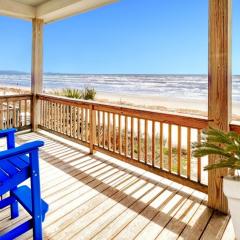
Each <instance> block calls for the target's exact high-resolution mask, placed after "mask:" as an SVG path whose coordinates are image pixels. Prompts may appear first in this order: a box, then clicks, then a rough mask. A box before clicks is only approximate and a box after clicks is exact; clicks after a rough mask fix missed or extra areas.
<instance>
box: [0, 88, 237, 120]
mask: <svg viewBox="0 0 240 240" xmlns="http://www.w3.org/2000/svg"><path fill="white" fill-rule="evenodd" d="M52 92H53V89H49V90H45V93H52ZM26 93H30V89H29V88H24V87H19V86H16V87H15V86H11V87H10V86H7V85H6V86H0V95H11V94H26ZM96 101H100V102H105V103H113V104H120V105H125V106H134V107H139V108H147V109H153V110H159V111H164V112H170V113H177V114H187V115H192V116H204V117H207V108H208V107H207V99H206V100H202V99H184V98H176V97H172V96H170V97H163V96H154V95H153V96H149V95H148V96H142V95H130V94H124V93H109V92H97V95H96ZM232 112H233V120H234V121H240V107H239V103H238V102H233V109H232Z"/></svg>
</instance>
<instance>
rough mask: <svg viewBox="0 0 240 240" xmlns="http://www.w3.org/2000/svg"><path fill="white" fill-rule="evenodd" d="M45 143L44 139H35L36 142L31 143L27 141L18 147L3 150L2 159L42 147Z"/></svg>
mask: <svg viewBox="0 0 240 240" xmlns="http://www.w3.org/2000/svg"><path fill="white" fill-rule="evenodd" d="M43 145H44V142H43V141H34V142H30V143H25V144H23V145H21V146H19V147H16V148H11V149H8V150H5V151H2V152H0V160H3V159H6V158H12V157H17V156H21V155H24V154H28V153H31V152H32V151H33V150H37V149H38V148H40V147H42V146H43Z"/></svg>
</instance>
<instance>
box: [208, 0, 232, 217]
mask: <svg viewBox="0 0 240 240" xmlns="http://www.w3.org/2000/svg"><path fill="white" fill-rule="evenodd" d="M231 18H232V0H209V74H208V85H209V86H208V91H209V93H208V94H209V95H208V117H209V126H210V127H214V128H218V129H221V130H224V131H229V124H230V122H231V116H232V114H231V110H232V99H231V98H232V93H231V89H232V72H231V58H232V56H231V38H232V34H231V27H232V26H231V25H232V23H231V22H232V21H231ZM217 161H219V158H218V157H216V156H211V157H209V163H210V164H212V163H215V162H217ZM227 173H228V171H227V169H223V170H212V171H209V174H208V194H209V195H208V204H209V206H210V207H212V208H215V209H217V210H220V211H222V212H224V213H227V211H228V206H227V200H226V198H225V196H224V194H223V189H222V177H223V176H225V175H226V174H227Z"/></svg>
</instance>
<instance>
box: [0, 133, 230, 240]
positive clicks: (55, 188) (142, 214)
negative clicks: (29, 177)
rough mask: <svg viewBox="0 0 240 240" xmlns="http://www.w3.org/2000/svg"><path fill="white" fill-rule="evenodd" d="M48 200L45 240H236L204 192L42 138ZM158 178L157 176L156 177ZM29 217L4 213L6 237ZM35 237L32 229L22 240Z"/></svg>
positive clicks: (44, 189) (1, 219)
mask: <svg viewBox="0 0 240 240" xmlns="http://www.w3.org/2000/svg"><path fill="white" fill-rule="evenodd" d="M36 139H42V140H44V141H45V146H44V148H43V149H42V150H41V153H40V156H41V161H40V166H41V180H42V181H41V185H42V196H43V197H44V199H45V200H46V201H47V202H48V203H49V205H50V211H49V213H48V214H47V216H46V221H45V223H44V236H45V239H58V240H59V239H64V240H65V239H67V240H68V239H84V240H87V239H95V240H96V239H98V240H107V239H123V240H125V239H128V240H131V239H138V240H140V239H142V240H143V239H144V240H145V239H148V240H152V239H157V238H159V239H177V238H178V239H199V238H200V237H201V239H223V240H225V239H230V240H231V239H234V231H233V228H232V223H231V221H229V216H224V215H220V214H218V213H216V212H213V211H212V210H211V209H209V208H208V207H207V206H206V203H205V202H204V201H203V199H204V196H205V195H204V194H202V193H198V192H197V191H194V190H192V189H190V188H188V187H184V186H182V185H180V184H177V183H174V182H171V181H170V180H167V179H164V178H162V177H159V176H158V177H156V176H155V175H154V174H152V173H148V172H146V171H144V170H138V171H136V168H135V167H132V166H128V165H126V164H125V163H119V164H118V163H117V162H116V160H114V159H112V158H110V157H107V156H104V155H103V156H104V157H103V156H102V155H101V154H96V155H93V156H90V155H88V153H87V151H85V150H84V149H82V148H79V149H78V148H76V147H74V146H70V145H68V144H67V143H65V142H64V141H65V140H63V141H58V140H56V139H53V138H49V137H46V136H44V135H41V134H36V133H29V134H24V135H20V136H18V138H17V141H18V143H19V144H22V143H24V142H25V141H31V140H36ZM155 177H156V178H155ZM27 219H29V216H28V214H27V213H26V212H25V211H24V210H23V209H22V208H20V217H18V218H17V219H14V220H10V214H9V208H6V209H3V210H1V211H0V225H1V233H3V232H6V231H9V229H11V228H12V227H14V226H17V225H18V224H20V223H22V222H24V221H26V220H27ZM19 239H24V240H26V239H32V231H29V232H27V233H26V234H24V235H22V236H21V237H19Z"/></svg>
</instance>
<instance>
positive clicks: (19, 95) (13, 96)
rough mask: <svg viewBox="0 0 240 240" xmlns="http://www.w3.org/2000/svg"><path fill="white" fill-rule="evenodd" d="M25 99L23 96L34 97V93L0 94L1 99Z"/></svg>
mask: <svg viewBox="0 0 240 240" xmlns="http://www.w3.org/2000/svg"><path fill="white" fill-rule="evenodd" d="M19 98H21V99H23V98H32V94H30V93H29V94H14V95H4V96H0V100H1V101H6V100H9V99H11V100H14V99H16V100H17V99H19Z"/></svg>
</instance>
